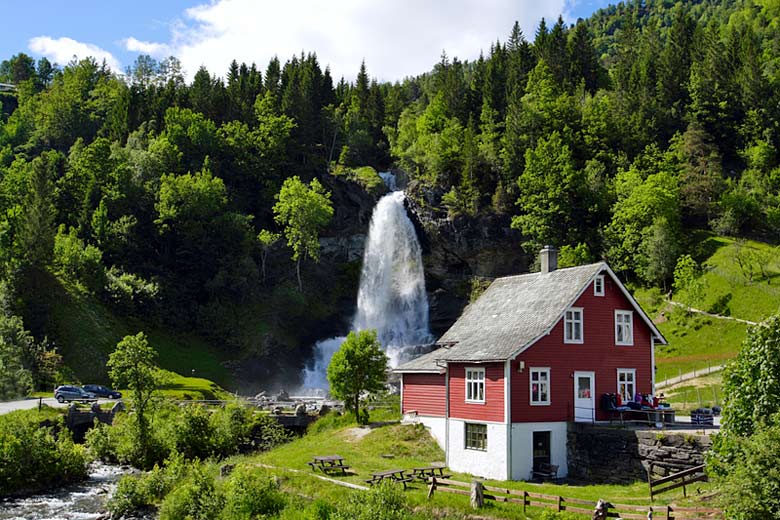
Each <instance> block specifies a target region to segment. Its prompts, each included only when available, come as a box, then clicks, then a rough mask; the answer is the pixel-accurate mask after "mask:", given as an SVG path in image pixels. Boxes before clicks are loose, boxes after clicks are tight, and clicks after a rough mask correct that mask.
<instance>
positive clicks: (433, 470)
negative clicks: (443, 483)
mask: <svg viewBox="0 0 780 520" xmlns="http://www.w3.org/2000/svg"><path fill="white" fill-rule="evenodd" d="M446 467H447V466H445V465H444V464H431V465H430V466H421V467H419V468H412V478H419V479H420V480H425V481H428V479H429V478H431V477H437V478H450V477H451V475H445V474H444V469H445V468H446Z"/></svg>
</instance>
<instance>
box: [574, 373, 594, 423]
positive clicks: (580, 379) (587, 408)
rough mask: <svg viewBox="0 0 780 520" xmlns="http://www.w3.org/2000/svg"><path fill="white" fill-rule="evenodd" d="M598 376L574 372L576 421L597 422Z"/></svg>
mask: <svg viewBox="0 0 780 520" xmlns="http://www.w3.org/2000/svg"><path fill="white" fill-rule="evenodd" d="M595 381H596V374H595V373H594V372H574V420H575V421H576V422H593V421H595V420H596V399H595V393H596V382H595Z"/></svg>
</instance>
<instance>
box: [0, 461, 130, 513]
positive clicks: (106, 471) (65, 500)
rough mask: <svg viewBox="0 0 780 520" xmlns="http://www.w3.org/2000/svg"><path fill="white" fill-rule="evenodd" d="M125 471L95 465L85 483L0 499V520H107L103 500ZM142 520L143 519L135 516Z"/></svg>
mask: <svg viewBox="0 0 780 520" xmlns="http://www.w3.org/2000/svg"><path fill="white" fill-rule="evenodd" d="M128 472H130V470H128V469H127V468H121V467H119V466H111V465H106V464H100V463H94V464H92V465H91V466H90V471H89V478H87V480H85V481H84V482H80V483H78V484H73V485H70V486H65V487H63V488H60V489H55V490H52V491H49V492H47V493H41V494H37V495H32V496H29V497H26V498H14V499H3V500H0V520H90V519H99V518H108V514H107V512H106V501H107V500H108V497H109V496H111V493H113V492H114V490H115V489H116V484H117V482H118V481H119V478H120V477H121V476H122V475H125V474H127V473H128ZM134 518H136V519H138V520H143V517H134Z"/></svg>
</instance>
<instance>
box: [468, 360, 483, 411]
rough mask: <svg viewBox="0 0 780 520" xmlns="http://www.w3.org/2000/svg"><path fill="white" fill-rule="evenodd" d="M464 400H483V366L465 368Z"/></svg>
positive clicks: (471, 401) (477, 401) (478, 401)
mask: <svg viewBox="0 0 780 520" xmlns="http://www.w3.org/2000/svg"><path fill="white" fill-rule="evenodd" d="M466 402H467V403H484V402H485V369H484V368H467V369H466Z"/></svg>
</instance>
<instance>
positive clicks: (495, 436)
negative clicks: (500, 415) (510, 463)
mask: <svg viewBox="0 0 780 520" xmlns="http://www.w3.org/2000/svg"><path fill="white" fill-rule="evenodd" d="M466 422H475V423H478V422H479V421H463V420H461V419H450V435H449V446H448V448H449V449H448V450H447V466H448V467H449V468H450V469H451V470H452V471H457V472H462V473H470V474H472V475H476V476H478V477H484V478H490V479H496V480H506V479H507V477H508V475H507V444H506V443H507V427H506V424H498V423H487V450H485V451H479V450H467V449H466V448H465V446H466V440H465V434H466V427H465V424H466Z"/></svg>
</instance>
